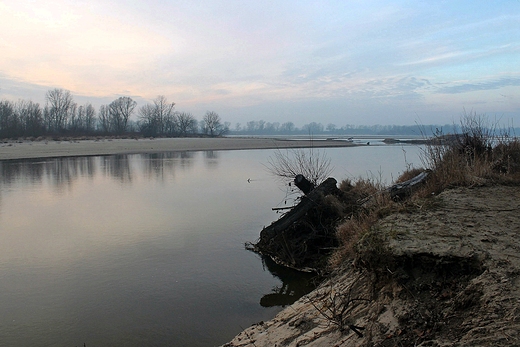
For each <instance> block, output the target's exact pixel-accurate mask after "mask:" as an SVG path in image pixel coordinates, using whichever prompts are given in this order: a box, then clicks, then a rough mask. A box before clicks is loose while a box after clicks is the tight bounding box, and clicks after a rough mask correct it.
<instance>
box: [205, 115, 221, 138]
mask: <svg viewBox="0 0 520 347" xmlns="http://www.w3.org/2000/svg"><path fill="white" fill-rule="evenodd" d="M202 121H203V132H204V134H206V135H209V136H221V135H224V133H225V132H226V129H225V127H224V125H223V124H222V120H221V119H220V116H219V115H218V114H217V113H216V112H214V111H208V112H206V114H205V115H204V119H203V120H202Z"/></svg>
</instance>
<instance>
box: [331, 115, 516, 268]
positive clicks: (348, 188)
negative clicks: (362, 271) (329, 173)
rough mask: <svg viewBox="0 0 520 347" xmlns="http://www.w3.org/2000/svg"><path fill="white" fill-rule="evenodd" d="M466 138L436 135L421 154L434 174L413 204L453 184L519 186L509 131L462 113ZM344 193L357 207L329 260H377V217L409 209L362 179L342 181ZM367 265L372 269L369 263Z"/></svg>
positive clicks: (380, 242) (380, 241)
mask: <svg viewBox="0 0 520 347" xmlns="http://www.w3.org/2000/svg"><path fill="white" fill-rule="evenodd" d="M461 122H462V126H461V129H462V131H463V132H462V134H459V135H449V136H445V135H443V134H437V136H436V137H435V139H434V141H432V144H430V145H428V146H426V147H425V150H424V152H423V154H422V161H423V165H424V166H425V168H426V169H430V170H431V171H432V173H431V174H430V175H429V177H428V180H427V181H426V183H425V184H424V185H423V187H422V188H420V189H419V190H417V191H416V192H415V194H414V196H412V204H413V203H414V201H417V200H418V199H422V200H424V199H427V198H428V197H431V196H432V195H436V194H439V193H440V192H442V191H443V190H445V189H447V188H450V187H455V186H475V185H483V184H520V140H519V139H518V138H514V137H512V136H511V135H510V134H509V133H507V132H502V133H500V134H497V132H496V127H494V126H489V125H488V123H487V122H486V120H485V117H483V116H477V115H475V114H470V115H464V116H463V119H462V121H461ZM423 170H424V169H410V170H408V171H406V172H405V173H403V174H402V175H401V176H400V177H399V178H398V180H397V182H404V181H406V180H409V179H411V178H413V177H415V176H416V175H417V174H419V173H420V172H422V171H423ZM340 189H341V190H342V191H344V193H345V194H346V195H347V196H349V200H351V201H356V202H357V206H358V208H356V209H355V210H354V211H352V213H350V214H349V215H348V217H347V218H346V219H345V220H344V222H343V223H340V225H339V226H338V228H337V237H338V239H339V242H340V247H339V248H338V250H337V251H336V252H335V253H334V254H333V255H332V256H331V257H330V265H331V267H333V268H334V267H338V266H341V265H342V264H343V263H345V262H347V261H356V262H362V263H370V262H377V259H372V258H374V257H376V258H377V257H381V256H383V257H384V238H385V236H384V235H379V233H377V232H370V231H371V230H372V231H374V225H376V223H377V222H378V220H379V219H381V218H382V217H384V216H386V215H388V214H389V213H392V212H394V211H399V210H402V209H405V208H407V207H406V206H407V205H406V204H407V202H394V201H392V200H391V199H390V198H389V197H388V195H387V194H384V193H383V191H384V187H382V186H381V184H379V183H377V182H373V181H370V180H366V179H361V180H359V181H357V182H355V183H352V182H350V181H348V180H347V181H343V182H342V183H341V184H340ZM364 266H368V265H367V264H365V265H364Z"/></svg>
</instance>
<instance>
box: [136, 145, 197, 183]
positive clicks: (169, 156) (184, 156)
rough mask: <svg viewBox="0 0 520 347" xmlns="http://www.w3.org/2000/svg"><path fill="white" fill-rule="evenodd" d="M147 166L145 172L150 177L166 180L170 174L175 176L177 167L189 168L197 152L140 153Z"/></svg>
mask: <svg viewBox="0 0 520 347" xmlns="http://www.w3.org/2000/svg"><path fill="white" fill-rule="evenodd" d="M139 157H140V158H141V159H143V162H144V163H145V166H144V168H143V170H144V174H145V175H146V177H148V178H155V179H159V180H164V179H165V178H167V177H169V176H173V174H174V173H175V169H176V168H177V167H180V168H182V169H189V168H191V167H192V166H193V159H194V158H195V152H187V151H185V152H166V153H153V154H140V155H139Z"/></svg>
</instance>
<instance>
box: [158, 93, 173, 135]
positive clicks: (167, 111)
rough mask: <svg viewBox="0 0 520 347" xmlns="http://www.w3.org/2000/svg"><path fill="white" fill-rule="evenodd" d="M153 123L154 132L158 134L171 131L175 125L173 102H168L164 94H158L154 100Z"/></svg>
mask: <svg viewBox="0 0 520 347" xmlns="http://www.w3.org/2000/svg"><path fill="white" fill-rule="evenodd" d="M153 104H154V108H155V109H154V118H155V119H154V122H153V123H154V124H155V126H156V127H157V129H156V132H157V134H159V135H162V134H165V133H167V132H173V131H174V127H175V121H174V117H175V114H174V112H175V103H174V102H171V103H170V102H168V99H166V97H165V96H164V95H159V96H158V97H157V98H156V99H155V100H154V101H153ZM167 123H168V126H169V129H168V131H166V129H165V126H166V124H167Z"/></svg>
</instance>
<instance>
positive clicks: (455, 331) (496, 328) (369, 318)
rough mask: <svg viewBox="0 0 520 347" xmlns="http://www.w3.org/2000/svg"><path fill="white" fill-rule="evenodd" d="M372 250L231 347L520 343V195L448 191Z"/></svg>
mask: <svg viewBox="0 0 520 347" xmlns="http://www.w3.org/2000/svg"><path fill="white" fill-rule="evenodd" d="M363 245H364V246H365V247H366V248H367V249H371V250H377V251H376V252H367V253H366V254H365V255H364V256H363V257H362V258H361V259H360V260H358V263H356V264H346V266H345V269H344V270H343V271H342V272H341V273H339V274H336V275H335V276H334V277H332V278H331V279H330V280H328V281H326V282H325V283H323V284H322V285H321V286H320V287H319V288H318V289H317V290H315V291H314V292H312V293H310V294H309V295H307V296H305V297H303V298H302V299H300V300H299V301H297V302H296V303H295V304H293V305H291V306H289V307H287V308H285V309H284V310H283V311H282V312H280V313H279V314H278V315H277V316H276V317H275V318H274V319H272V320H271V321H268V322H261V323H258V324H256V325H253V326H251V327H250V328H248V329H246V330H245V331H243V332H242V333H240V334H239V335H237V336H236V337H235V338H234V339H233V340H232V341H231V342H229V343H227V344H225V345H224V346H254V347H261V346H266V347H267V346H270V347H272V346H519V345H520V187H518V186H514V187H512V186H485V187H475V188H456V189H450V190H447V191H445V192H443V193H442V194H440V195H439V196H437V197H433V198H432V199H428V200H427V203H425V204H424V205H416V206H415V207H413V208H411V209H407V211H406V212H402V213H397V214H392V215H390V216H388V217H386V218H384V219H383V220H381V222H380V223H379V224H378V225H377V226H376V227H375V228H373V231H372V233H370V234H369V235H367V236H366V237H365V238H364V239H363V240H362V242H361V250H362V249H363V247H364V246H363ZM361 335H362V336H361Z"/></svg>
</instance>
